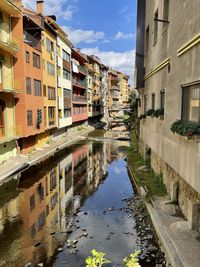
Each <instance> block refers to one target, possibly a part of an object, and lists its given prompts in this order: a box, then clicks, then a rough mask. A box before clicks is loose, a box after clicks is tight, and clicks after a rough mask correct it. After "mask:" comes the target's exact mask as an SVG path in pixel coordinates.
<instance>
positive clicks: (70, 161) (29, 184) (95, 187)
mask: <svg viewBox="0 0 200 267" xmlns="http://www.w3.org/2000/svg"><path fill="white" fill-rule="evenodd" d="M128 145H129V143H128V142H127V141H116V140H110V139H105V138H103V134H101V135H99V133H97V132H96V133H93V134H92V135H90V136H88V138H86V140H82V141H79V142H77V143H76V144H74V145H71V146H70V147H68V148H66V149H65V150H63V151H62V152H59V153H58V154H57V155H56V156H55V157H51V158H49V159H48V160H46V161H45V162H43V163H42V164H39V165H37V166H34V167H32V168H30V169H29V170H28V171H26V172H24V173H22V174H17V175H15V177H13V179H11V180H10V181H9V182H8V183H6V184H3V185H2V186H1V187H0V266H11V267H12V266H13V267H18V266H19V267H20V266H27V267H28V266H53V267H60V266H67V267H82V266H83V267H84V266H85V259H86V257H87V256H88V255H89V254H90V251H91V250H92V249H96V250H97V251H103V252H105V253H106V255H107V258H109V259H110V260H111V261H112V263H113V264H114V266H122V260H123V259H124V258H125V257H126V256H128V255H130V253H133V252H134V251H135V250H141V251H142V252H143V254H145V250H146V247H145V244H144V242H141V237H140V234H138V225H136V224H138V221H137V219H136V217H137V214H136V213H135V212H134V207H130V205H128V204H129V203H128V200H130V199H132V200H134V198H135V197H136V198H138V196H137V194H136V192H135V189H134V186H133V184H132V182H131V179H130V177H129V174H128V171H127V163H126V154H125V153H124V152H122V150H120V149H119V148H120V147H122V146H128ZM141 265H142V267H144V266H149V267H151V266H152V267H153V266H155V265H156V264H155V261H154V260H151V262H147V261H146V258H145V257H143V260H142V261H141ZM110 266H111V265H110Z"/></svg>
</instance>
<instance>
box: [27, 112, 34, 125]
mask: <svg viewBox="0 0 200 267" xmlns="http://www.w3.org/2000/svg"><path fill="white" fill-rule="evenodd" d="M27 125H28V126H32V125H33V112H32V110H27Z"/></svg>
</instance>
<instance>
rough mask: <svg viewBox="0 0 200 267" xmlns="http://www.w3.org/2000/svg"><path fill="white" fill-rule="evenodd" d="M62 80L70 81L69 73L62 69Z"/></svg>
mask: <svg viewBox="0 0 200 267" xmlns="http://www.w3.org/2000/svg"><path fill="white" fill-rule="evenodd" d="M63 78H64V79H66V80H71V73H70V72H69V71H67V70H65V69H63Z"/></svg>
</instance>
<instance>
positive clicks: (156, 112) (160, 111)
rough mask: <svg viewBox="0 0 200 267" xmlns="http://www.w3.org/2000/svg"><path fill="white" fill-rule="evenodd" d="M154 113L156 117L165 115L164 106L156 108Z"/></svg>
mask: <svg viewBox="0 0 200 267" xmlns="http://www.w3.org/2000/svg"><path fill="white" fill-rule="evenodd" d="M153 115H154V116H155V117H159V116H160V115H164V109H163V108H159V109H156V110H154V112H153Z"/></svg>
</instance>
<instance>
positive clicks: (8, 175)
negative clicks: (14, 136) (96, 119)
mask: <svg viewBox="0 0 200 267" xmlns="http://www.w3.org/2000/svg"><path fill="white" fill-rule="evenodd" d="M92 131H94V128H90V129H88V130H87V131H85V132H83V133H80V134H79V135H77V136H75V137H74V138H73V137H72V138H71V140H67V141H66V142H63V143H62V144H60V143H58V144H57V145H56V146H55V147H53V148H52V149H51V150H49V151H47V152H46V153H45V154H42V155H41V156H38V157H37V158H36V159H33V160H30V159H29V158H28V157H27V159H26V160H24V161H23V162H22V163H19V165H18V166H17V167H15V168H13V169H12V170H11V171H7V172H5V174H3V175H0V186H1V185H2V184H4V183H6V182H8V181H10V180H12V179H14V177H13V176H14V175H16V174H20V173H21V172H23V171H25V170H27V169H29V168H30V167H31V166H34V165H36V164H39V163H41V162H43V161H45V160H46V159H47V158H49V157H51V156H53V155H54V154H55V153H57V152H59V151H62V150H63V149H65V148H67V147H68V146H69V145H72V144H73V143H75V142H78V141H80V140H82V137H83V136H84V135H87V134H89V133H91V132H92ZM25 157H26V156H25ZM12 160H13V159H12ZM11 164H12V163H11ZM2 167H5V168H6V167H7V168H8V166H2Z"/></svg>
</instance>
